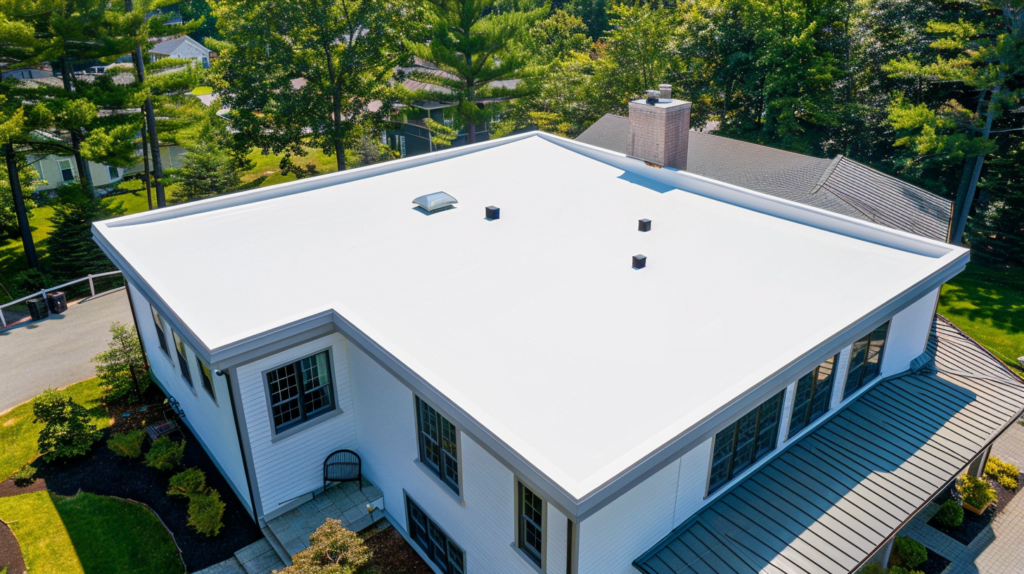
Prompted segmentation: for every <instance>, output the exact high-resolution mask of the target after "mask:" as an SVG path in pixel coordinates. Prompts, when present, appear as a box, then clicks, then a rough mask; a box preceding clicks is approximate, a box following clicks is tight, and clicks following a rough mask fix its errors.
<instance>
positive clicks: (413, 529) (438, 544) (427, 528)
mask: <svg viewBox="0 0 1024 574" xmlns="http://www.w3.org/2000/svg"><path fill="white" fill-rule="evenodd" d="M405 505H406V512H407V513H408V516H409V537H410V538H412V539H413V541H414V542H416V544H417V545H418V546H419V547H420V549H421V550H423V552H424V553H426V555H427V557H428V558H430V561H431V562H433V563H434V564H436V565H437V567H438V568H440V569H441V572H444V573H445V574H464V573H465V572H466V553H465V552H463V551H462V548H460V547H459V546H458V545H456V544H455V543H454V542H452V539H451V538H449V537H448V535H447V534H445V532H444V531H443V530H441V529H440V528H439V527H438V526H437V524H436V523H435V522H434V521H433V520H431V519H430V517H428V516H427V513H426V512H423V509H421V508H420V507H419V505H417V504H416V503H415V502H413V501H412V499H411V498H409V496H408V495H407V496H406V497H405Z"/></svg>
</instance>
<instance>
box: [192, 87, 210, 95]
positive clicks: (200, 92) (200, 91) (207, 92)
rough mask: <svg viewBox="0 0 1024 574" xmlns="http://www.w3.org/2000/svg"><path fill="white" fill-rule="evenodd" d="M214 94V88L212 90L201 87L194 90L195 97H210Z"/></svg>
mask: <svg viewBox="0 0 1024 574" xmlns="http://www.w3.org/2000/svg"><path fill="white" fill-rule="evenodd" d="M212 93H213V88H211V87H210V86H199V87H198V88H196V89H194V90H192V95H193V96H208V95H210V94H212Z"/></svg>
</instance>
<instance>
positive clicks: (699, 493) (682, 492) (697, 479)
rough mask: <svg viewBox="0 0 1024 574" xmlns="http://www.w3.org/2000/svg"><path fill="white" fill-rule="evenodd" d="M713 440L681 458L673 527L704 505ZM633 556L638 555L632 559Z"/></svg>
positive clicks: (691, 450)
mask: <svg viewBox="0 0 1024 574" xmlns="http://www.w3.org/2000/svg"><path fill="white" fill-rule="evenodd" d="M712 442H714V441H713V440H712V439H708V440H706V441H704V442H702V443H700V444H699V445H697V446H695V447H693V448H692V449H690V450H689V451H687V452H686V454H684V455H683V456H682V457H681V458H680V459H679V486H678V487H677V488H676V504H675V508H676V509H675V515H674V518H673V521H672V527H673V528H675V527H676V526H679V525H680V524H682V523H683V521H685V520H686V519H687V518H689V517H690V516H693V513H694V512H696V511H697V510H699V509H700V507H702V506H704V491H705V490H706V489H707V485H708V465H709V464H710V463H711V444H712ZM666 534H667V532H666ZM645 550H646V549H645ZM637 556H639V554H638V555H637ZM633 558H636V556H633V557H632V558H630V560H632V559H633Z"/></svg>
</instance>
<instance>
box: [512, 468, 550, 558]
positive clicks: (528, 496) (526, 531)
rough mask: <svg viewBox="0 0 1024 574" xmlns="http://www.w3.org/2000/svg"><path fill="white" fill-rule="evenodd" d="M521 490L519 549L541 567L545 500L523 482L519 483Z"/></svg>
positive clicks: (519, 501)
mask: <svg viewBox="0 0 1024 574" xmlns="http://www.w3.org/2000/svg"><path fill="white" fill-rule="evenodd" d="M518 485H519V488H518V490H519V492H518V493H517V496H516V498H517V499H518V507H519V509H518V514H519V549H520V550H522V551H523V552H524V553H525V554H526V555H527V556H528V557H529V558H530V560H533V561H534V563H535V564H537V567H541V561H542V560H543V556H544V501H543V500H542V499H541V498H540V497H539V496H537V495H536V494H534V493H533V491H531V490H530V489H529V488H527V487H526V485H525V484H523V483H521V482H520V483H518Z"/></svg>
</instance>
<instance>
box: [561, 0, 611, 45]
mask: <svg viewBox="0 0 1024 574" xmlns="http://www.w3.org/2000/svg"><path fill="white" fill-rule="evenodd" d="M608 8H609V2H608V0H569V1H568V2H566V3H565V11H566V12H568V13H569V14H572V15H573V16H576V17H577V18H579V19H580V20H582V21H583V23H584V24H585V25H586V26H587V32H588V34H589V35H590V38H591V39H593V40H597V39H598V38H600V37H602V36H604V34H605V32H607V31H608Z"/></svg>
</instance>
